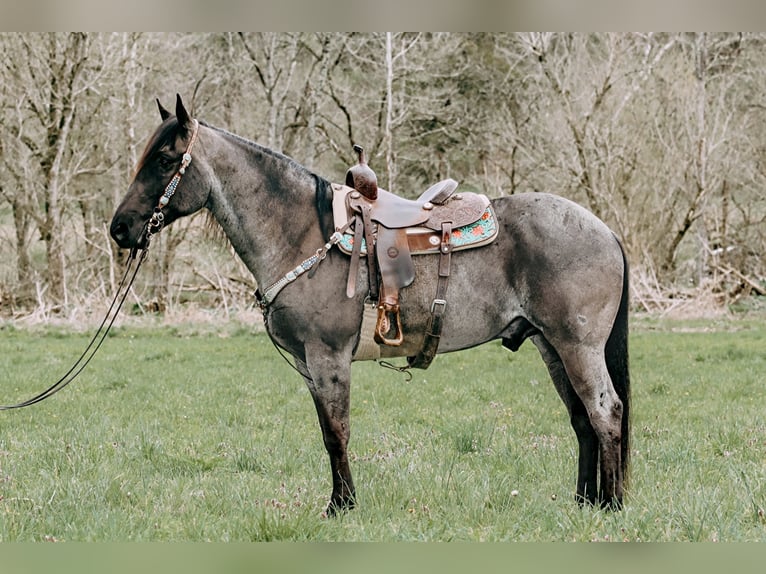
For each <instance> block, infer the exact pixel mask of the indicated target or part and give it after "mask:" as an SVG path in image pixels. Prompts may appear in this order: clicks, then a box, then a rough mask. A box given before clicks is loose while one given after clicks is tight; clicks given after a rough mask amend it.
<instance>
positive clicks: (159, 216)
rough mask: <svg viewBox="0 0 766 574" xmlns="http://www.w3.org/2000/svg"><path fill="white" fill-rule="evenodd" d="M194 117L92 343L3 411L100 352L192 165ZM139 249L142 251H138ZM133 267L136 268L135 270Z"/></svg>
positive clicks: (63, 382) (54, 388) (62, 382)
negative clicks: (175, 166)
mask: <svg viewBox="0 0 766 574" xmlns="http://www.w3.org/2000/svg"><path fill="white" fill-rule="evenodd" d="M192 121H193V122H194V124H193V128H192V135H191V139H190V140H189V145H188V146H187V148H186V151H185V152H184V154H183V156H182V158H181V165H180V167H179V168H178V171H176V173H175V175H173V177H172V179H171V180H170V182H169V183H168V185H167V186H166V187H165V191H164V192H163V194H162V196H161V197H160V200H159V202H158V203H157V207H155V208H154V212H153V213H152V216H151V218H150V219H149V221H147V222H146V231H145V241H144V245H143V246H142V247H141V248H138V247H134V248H133V249H131V250H130V255H129V256H128V264H127V265H126V267H125V273H124V274H123V276H122V279H121V280H120V283H119V285H118V286H117V290H116V292H115V295H114V298H113V299H112V303H111V305H110V306H109V308H108V309H107V311H106V315H105V316H104V319H103V320H102V321H101V324H100V325H99V327H98V329H97V330H96V333H95V334H94V335H93V337H92V338H91V340H90V342H89V343H88V346H87V347H86V348H85V350H84V351H83V352H82V354H81V355H80V357H79V358H78V359H77V361H75V363H74V365H72V367H71V368H70V369H69V370H68V371H67V372H66V373H64V375H63V376H62V377H61V378H60V379H59V380H58V381H56V382H55V383H53V384H52V385H51V386H50V387H48V388H47V389H45V390H44V391H42V392H41V393H38V394H37V395H35V396H34V397H32V398H30V399H27V400H25V401H22V402H20V403H16V404H14V405H0V411H7V410H11V409H20V408H22V407H28V406H30V405H34V404H35V403H39V402H40V401H43V400H45V399H47V398H48V397H50V396H52V395H55V394H56V393H57V392H59V391H60V390H61V389H63V388H64V387H66V386H67V385H68V384H69V383H71V382H72V381H73V380H74V379H75V378H76V377H77V375H79V374H80V373H81V372H82V370H83V369H84V368H85V366H86V365H87V364H88V363H89V362H90V360H91V359H92V358H93V356H94V355H95V354H96V351H98V350H99V348H100V347H101V344H102V343H103V342H104V339H106V336H107V334H108V333H109V330H110V329H111V328H112V325H113V324H114V321H115V319H116V318H117V315H118V314H119V313H120V309H121V308H122V304H123V303H124V302H125V299H126V297H127V296H128V293H129V292H130V289H131V287H132V286H133V281H135V279H136V276H137V275H138V270H139V269H140V268H141V264H142V263H143V262H144V260H145V259H146V254H147V253H148V250H149V243H150V242H151V238H152V236H154V235H156V234H157V233H159V232H160V230H161V229H162V227H163V225H164V223H165V215H164V214H163V213H162V209H163V208H164V207H165V206H166V205H167V204H168V203H169V202H170V198H171V197H173V194H174V193H175V192H176V189H177V188H178V184H179V183H180V181H181V177H182V176H183V175H184V174H185V173H186V168H188V167H189V164H190V163H191V161H192V156H191V152H192V148H193V147H194V142H196V141H197V132H198V131H199V122H198V121H197V120H196V119H195V120H192ZM139 251H140V253H138V252H139ZM134 263H135V267H134V268H133V264H134ZM131 268H133V269H132V272H131ZM128 277H130V280H128Z"/></svg>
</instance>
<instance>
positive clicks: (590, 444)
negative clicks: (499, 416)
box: [531, 335, 599, 504]
mask: <svg viewBox="0 0 766 574" xmlns="http://www.w3.org/2000/svg"><path fill="white" fill-rule="evenodd" d="M531 340H532V342H533V343H534V344H535V346H536V347H537V349H538V350H539V351H540V355H541V356H542V358H543V361H544V362H545V365H546V366H547V367H548V373H549V374H550V376H551V379H552V380H553V385H554V387H555V388H556V391H557V392H558V394H559V396H560V397H561V400H562V401H563V402H564V405H565V406H566V408H567V412H568V413H569V422H570V424H571V425H572V428H573V429H574V432H575V435H576V437H577V445H578V461H577V490H576V494H575V499H576V500H577V502H579V503H581V504H582V503H589V504H595V503H596V499H597V487H598V457H599V441H598V436H597V435H596V431H595V430H594V429H593V425H591V423H590V418H589V417H588V412H587V410H586V409H585V405H583V402H582V401H581V400H580V397H579V396H578V395H577V393H576V392H575V390H574V387H572V383H571V382H570V381H569V377H568V376H567V373H566V370H565V368H564V364H563V363H562V362H561V358H560V357H559V355H558V353H557V352H556V350H555V349H554V348H553V347H552V346H551V345H550V344H549V343H548V341H547V340H546V339H545V338H544V337H543V336H542V335H536V336H533V337H532V338H531Z"/></svg>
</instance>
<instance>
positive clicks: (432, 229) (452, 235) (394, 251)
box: [333, 145, 497, 369]
mask: <svg viewBox="0 0 766 574" xmlns="http://www.w3.org/2000/svg"><path fill="white" fill-rule="evenodd" d="M354 151H355V152H356V153H357V154H358V163H357V164H356V165H354V166H352V167H351V168H350V169H349V170H348V172H347V173H346V184H345V185H338V184H333V214H334V218H335V228H336V230H341V229H345V230H346V231H345V233H344V235H343V239H342V240H341V241H340V243H339V246H340V248H341V250H343V251H344V252H346V253H347V254H349V255H350V256H351V265H350V269H349V274H348V281H347V285H346V295H347V296H348V297H349V298H351V297H354V296H355V294H356V291H357V288H358V285H357V281H358V280H359V266H360V258H361V257H366V258H367V271H368V273H367V276H368V277H367V279H368V288H369V299H370V300H371V301H373V302H375V303H376V306H377V318H376V321H375V327H374V334H373V337H374V341H375V343H376V344H378V345H389V346H399V345H401V344H402V343H403V342H404V333H403V331H402V324H401V318H400V308H399V290H400V289H403V288H405V287H407V286H409V285H411V284H412V282H413V281H414V280H415V267H414V265H413V262H412V256H413V255H422V254H434V255H436V254H438V257H439V259H438V277H437V287H436V294H435V297H434V299H433V302H432V304H431V316H430V318H429V324H428V327H427V329H426V333H425V338H424V343H423V347H422V348H421V350H420V352H419V353H418V355H416V356H414V357H408V359H407V361H408V366H409V367H415V368H421V369H425V368H427V367H428V366H429V365H430V364H431V361H433V358H434V356H435V355H436V352H437V349H438V346H439V340H440V338H441V331H442V316H443V314H444V311H445V308H446V305H447V300H446V296H447V286H448V279H449V276H450V260H451V254H452V252H453V251H455V250H460V249H468V248H471V247H479V246H483V245H487V244H488V243H490V242H492V241H493V240H494V239H495V237H496V236H497V225H496V222H495V217H494V213H493V211H492V206H491V204H490V201H489V199H488V198H487V197H486V196H485V195H482V194H476V193H468V192H463V193H455V190H456V189H457V186H458V183H457V182H456V181H455V180H453V179H445V180H443V181H440V182H439V183H437V184H435V185H432V186H431V187H429V188H428V189H427V190H426V191H425V192H423V193H422V194H421V195H420V196H419V197H418V198H417V199H415V200H411V199H405V198H403V197H400V196H397V195H394V194H393V193H390V192H388V191H386V190H384V189H382V188H379V187H378V185H377V177H376V175H375V172H374V171H373V170H372V169H371V168H370V167H369V166H368V165H367V162H366V159H365V154H364V150H363V149H362V147H361V146H358V145H355V146H354ZM364 336H365V333H362V337H364Z"/></svg>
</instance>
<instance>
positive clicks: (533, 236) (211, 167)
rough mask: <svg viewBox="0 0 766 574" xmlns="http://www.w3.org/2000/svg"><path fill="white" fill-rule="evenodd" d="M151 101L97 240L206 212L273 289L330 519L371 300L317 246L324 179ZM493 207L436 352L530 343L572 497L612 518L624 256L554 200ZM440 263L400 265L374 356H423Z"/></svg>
mask: <svg viewBox="0 0 766 574" xmlns="http://www.w3.org/2000/svg"><path fill="white" fill-rule="evenodd" d="M157 105H158V107H159V110H160V117H161V122H162V123H161V124H160V126H159V127H158V128H157V129H156V131H155V132H154V133H153V135H152V136H151V137H150V139H149V141H148V143H147V145H146V148H145V150H144V152H143V155H142V156H141V158H140V160H139V162H138V165H137V168H136V171H135V175H134V178H133V180H132V182H131V183H130V186H129V188H128V191H127V193H126V195H125V196H124V198H123V200H122V201H121V203H120V204H119V206H118V207H117V208H116V211H115V213H114V216H113V219H112V222H111V225H110V234H111V236H112V238H113V239H114V241H115V242H116V243H117V245H118V246H119V247H120V248H124V249H131V250H134V252H135V250H140V249H146V248H147V247H148V243H149V241H150V239H151V236H152V235H153V234H154V233H157V232H159V230H160V229H161V227H162V226H163V225H169V224H171V223H172V222H173V221H174V220H176V219H178V218H181V217H184V216H189V215H191V214H194V213H196V212H198V211H200V210H202V209H207V210H209V215H211V216H212V218H213V219H214V220H215V222H217V224H218V225H219V226H220V228H221V229H222V230H223V232H224V233H225V235H226V237H227V238H228V240H229V242H230V243H231V246H232V247H233V249H234V250H235V252H236V254H237V255H238V256H239V257H240V258H241V259H242V261H243V262H244V264H245V265H246V266H247V268H248V270H249V271H250V272H251V273H252V275H253V277H254V279H255V281H256V282H257V285H258V286H259V289H261V288H262V287H261V286H269V285H272V286H273V285H278V286H279V290H278V292H277V293H276V294H274V295H273V296H272V297H271V298H270V300H269V301H268V302H266V303H265V304H264V305H263V314H264V320H265V323H266V329H267V332H268V334H269V336H270V337H271V339H272V341H273V342H274V343H275V345H278V346H279V347H280V348H281V349H282V350H284V351H285V352H286V353H288V354H289V355H291V356H292V358H293V362H294V366H295V368H296V370H298V371H299V373H300V374H301V375H302V377H303V379H304V381H305V383H306V385H307V386H308V389H309V391H310V394H311V396H312V398H313V401H314V405H315V407H316V412H317V415H318V418H319V426H320V428H321V432H322V437H323V441H324V446H325V448H326V450H327V454H328V455H329V462H330V470H331V476H332V493H331V495H330V499H329V504H328V506H327V514H328V515H335V514H336V513H338V512H341V511H346V510H348V509H351V508H353V507H354V506H355V505H356V490H355V487H354V482H353V479H352V473H351V469H350V466H349V450H348V444H349V437H350V432H351V427H350V420H349V408H350V396H349V392H350V386H351V363H352V360H353V358H354V353H355V351H356V349H357V347H358V345H359V344H360V340H361V335H360V330H361V326H362V323H363V315H364V309H365V306H366V304H367V302H366V301H365V300H366V298H368V296H369V293H370V289H369V285H365V283H366V282H367V269H366V266H367V261H366V258H364V257H363V258H362V261H361V266H360V269H359V275H358V277H359V278H360V281H361V282H362V283H361V284H362V286H363V287H364V288H357V289H356V291H355V293H353V294H352V296H349V294H348V293H347V291H346V287H347V277H348V274H349V268H350V260H349V256H348V255H347V254H346V253H343V252H341V251H340V250H339V249H337V248H334V242H333V241H328V238H330V237H331V236H333V234H334V233H335V232H337V230H336V229H334V219H333V214H332V199H333V195H334V191H333V189H334V187H333V185H334V184H331V183H330V181H329V180H327V179H325V178H324V177H321V176H320V175H317V174H316V173H314V172H313V171H311V170H309V169H308V168H306V167H305V166H302V165H300V164H299V163H297V162H296V161H295V160H293V159H291V158H289V157H287V156H285V155H283V154H281V153H279V152H277V151H274V150H271V149H269V148H267V147H264V146H261V145H259V144H257V143H255V142H253V141H250V140H248V139H246V138H243V137H241V136H238V135H235V134H233V133H230V132H229V131H227V130H224V129H222V128H219V127H215V126H212V125H210V124H208V123H206V122H204V121H200V120H197V119H196V118H192V117H191V116H190V114H189V112H188V111H187V110H186V108H185V106H184V104H183V101H182V99H181V97H180V95H177V97H176V106H175V114H173V113H171V112H169V111H168V110H166V109H165V108H163V106H162V104H161V103H160V102H159V100H157ZM192 148H193V149H192ZM192 158H193V161H192ZM491 205H492V208H493V210H494V213H495V217H496V220H497V226H498V233H497V237H496V239H495V240H494V241H493V242H491V243H489V244H488V245H485V246H482V247H480V248H476V249H469V250H464V251H455V252H454V253H453V254H452V258H451V266H450V267H451V274H450V283H449V290H448V294H447V298H446V305H445V307H444V314H443V323H442V324H443V331H442V333H441V338H440V342H439V346H438V352H439V353H448V352H454V351H459V350H466V349H469V348H471V347H475V346H477V345H481V344H483V343H486V342H488V341H492V340H497V339H500V340H501V341H502V345H503V346H504V347H506V348H508V349H510V350H511V351H516V350H518V348H519V346H520V345H521V344H522V343H523V342H524V341H525V340H527V339H529V340H530V341H531V342H532V343H533V344H534V345H535V346H536V347H537V349H538V350H539V352H540V355H541V357H542V359H543V361H544V363H545V365H546V366H547V369H548V372H549V374H550V377H551V379H552V381H553V384H554V386H555V389H556V391H557V392H558V394H559V396H560V398H561V399H562V401H563V402H564V404H565V405H566V409H567V412H568V416H569V421H570V424H571V426H572V428H573V430H574V433H575V435H576V439H577V443H578V449H579V456H578V463H577V481H576V492H575V499H576V501H577V502H578V503H579V504H581V505H593V506H599V507H603V508H607V509H615V510H619V509H620V508H622V506H623V495H624V492H625V491H626V485H627V479H628V472H629V454H630V448H629V440H630V376H629V369H628V311H629V305H628V296H629V289H628V264H627V260H626V255H625V251H624V249H623V247H622V245H621V242H620V241H619V239H618V238H617V236H616V235H615V234H614V233H613V232H612V231H611V230H610V229H609V227H608V226H607V225H606V224H605V223H604V222H602V221H601V220H600V219H599V218H597V217H596V216H595V215H594V214H592V213H591V212H590V211H588V210H586V209H585V208H583V207H581V206H579V205H578V204H576V203H575V202H572V201H570V200H568V199H565V198H563V197H560V196H557V195H554V194H547V193H542V192H529V193H519V194H513V195H509V196H503V197H500V198H496V199H492V200H491ZM437 258H438V254H437V255H435V256H433V255H423V256H418V257H413V258H412V261H413V265H414V271H415V279H414V281H413V282H412V284H411V285H409V286H408V287H406V288H404V289H402V291H401V298H400V301H399V303H400V309H401V329H402V332H403V335H404V337H403V342H402V343H401V345H399V346H388V345H381V346H380V356H381V357H383V358H386V359H388V358H394V357H410V356H413V355H416V354H417V353H418V352H419V351H420V349H421V348H422V345H423V343H424V338H425V334H424V332H425V331H426V329H427V326H428V323H429V320H430V317H431V309H430V307H431V306H432V300H433V294H434V291H435V289H436V286H437V282H438V277H437V272H436V265H437V263H436V261H437ZM306 261H311V262H313V263H312V264H311V265H305V263H306ZM301 262H303V264H301ZM296 264H300V265H298V267H296ZM301 265H303V266H301ZM309 267H310V268H311V270H310V272H309V273H305V274H303V271H304V270H305V269H308V268H309Z"/></svg>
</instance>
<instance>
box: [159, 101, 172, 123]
mask: <svg viewBox="0 0 766 574" xmlns="http://www.w3.org/2000/svg"><path fill="white" fill-rule="evenodd" d="M157 107H158V108H159V109H160V117H161V118H162V121H163V122H164V121H165V120H166V119H168V118H169V117H170V112H169V111H167V110H166V109H165V108H164V107H163V106H162V104H161V103H160V100H159V98H157Z"/></svg>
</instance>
